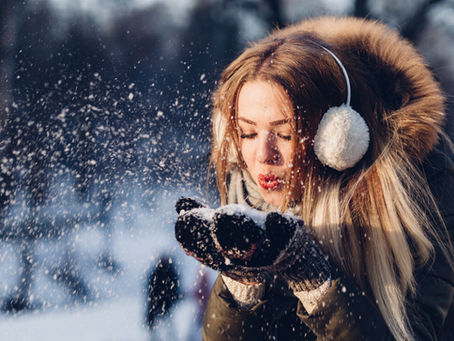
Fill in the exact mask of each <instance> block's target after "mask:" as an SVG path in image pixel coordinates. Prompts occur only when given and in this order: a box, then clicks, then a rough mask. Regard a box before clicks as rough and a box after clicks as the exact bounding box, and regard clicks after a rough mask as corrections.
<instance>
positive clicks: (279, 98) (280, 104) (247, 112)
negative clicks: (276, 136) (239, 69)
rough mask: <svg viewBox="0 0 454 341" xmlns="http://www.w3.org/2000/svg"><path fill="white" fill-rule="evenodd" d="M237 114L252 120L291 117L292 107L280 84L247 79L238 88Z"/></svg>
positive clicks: (273, 119)
mask: <svg viewBox="0 0 454 341" xmlns="http://www.w3.org/2000/svg"><path fill="white" fill-rule="evenodd" d="M237 116H238V118H239V117H243V118H246V119H249V120H252V121H254V122H266V121H275V120H279V119H285V118H290V117H293V107H292V103H291V102H290V98H289V97H288V95H287V93H286V92H285V90H284V89H283V88H282V86H281V85H279V84H277V83H274V82H270V81H265V80H257V81H248V82H246V83H245V84H244V85H243V86H242V87H241V89H240V92H239V94H238V99H237Z"/></svg>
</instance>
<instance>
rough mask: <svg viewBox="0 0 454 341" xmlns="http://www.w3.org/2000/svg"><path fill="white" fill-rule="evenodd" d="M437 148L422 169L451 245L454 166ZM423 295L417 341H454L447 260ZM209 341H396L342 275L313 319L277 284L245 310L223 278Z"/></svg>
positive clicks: (420, 275)
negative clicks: (240, 306)
mask: <svg viewBox="0 0 454 341" xmlns="http://www.w3.org/2000/svg"><path fill="white" fill-rule="evenodd" d="M452 160H453V158H452V155H450V156H449V157H448V156H446V152H441V151H439V148H435V149H434V150H433V151H432V152H431V153H430V154H429V155H428V157H427V158H426V159H425V161H424V162H423V164H422V171H423V172H425V175H426V177H427V180H428V183H429V186H430V189H431V191H432V193H433V196H434V198H435V199H436V201H437V204H438V207H439V209H440V212H441V215H442V217H443V219H444V221H445V224H446V228H447V230H448V233H449V235H450V238H451V240H453V239H454V202H453V199H452V194H453V193H454V163H453V161H452ZM415 277H416V282H417V293H416V296H415V297H413V298H410V297H409V298H408V308H407V311H408V315H409V321H410V324H411V326H412V328H413V331H414V335H415V337H416V339H417V340H424V341H425V340H454V304H453V301H454V272H453V271H452V269H451V268H450V266H449V264H448V262H447V260H446V258H445V256H444V254H443V253H442V252H441V251H440V250H439V249H436V250H435V256H434V258H433V260H432V262H430V263H428V264H427V265H425V266H424V267H423V268H420V269H417V272H416V276H415ZM203 340H204V341H220V340H247V341H253V340H285V341H290V340H393V336H392V334H391V333H390V331H389V329H388V328H387V326H386V323H385V322H384V320H383V318H382V316H381V314H380V312H379V310H378V306H377V304H375V302H374V298H373V297H370V296H368V295H366V294H365V293H363V292H361V290H360V289H359V288H358V286H357V285H356V284H355V283H354V282H353V281H352V280H351V279H349V278H348V276H347V275H346V274H345V273H343V272H342V271H340V270H337V271H336V273H335V274H334V275H333V280H332V285H331V287H330V288H329V290H328V292H327V293H326V294H325V295H324V296H323V299H322V303H321V304H318V307H317V308H316V309H315V311H312V312H311V314H308V313H307V312H306V310H305V309H304V307H303V305H302V304H301V302H299V300H298V299H297V298H296V297H295V296H294V295H293V293H292V292H290V291H289V290H288V288H287V284H286V283H283V282H280V281H279V279H276V280H275V281H274V282H273V283H272V284H271V285H270V286H269V288H267V291H266V292H265V295H264V299H263V300H262V301H261V302H260V303H259V304H257V305H256V306H254V307H252V308H251V309H248V310H242V309H240V308H239V307H238V306H237V304H236V303H235V300H234V299H233V297H232V296H231V294H230V292H229V291H228V289H227V288H226V287H225V285H224V283H223V280H222V278H221V277H220V276H219V277H218V279H217V280H216V282H215V284H214V287H213V289H212V292H211V295H210V298H209V302H208V306H207V310H206V312H205V317H204V322H203Z"/></svg>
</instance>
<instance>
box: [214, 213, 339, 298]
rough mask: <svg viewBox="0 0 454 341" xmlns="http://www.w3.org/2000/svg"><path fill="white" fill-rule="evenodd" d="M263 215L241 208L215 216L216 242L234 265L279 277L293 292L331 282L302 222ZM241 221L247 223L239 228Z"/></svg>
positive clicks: (327, 268) (327, 267)
mask: <svg viewBox="0 0 454 341" xmlns="http://www.w3.org/2000/svg"><path fill="white" fill-rule="evenodd" d="M263 215H264V213H263V212H259V211H256V210H252V209H243V208H241V207H239V205H227V206H224V207H221V208H220V209H218V210H217V211H216V213H215V214H214V219H213V221H214V225H215V226H214V228H213V233H214V238H215V241H214V242H215V244H216V245H217V247H218V248H219V249H220V250H221V252H222V253H223V254H224V255H225V256H226V257H227V258H229V259H230V261H231V262H232V263H233V264H235V265H238V266H241V267H244V270H247V269H250V270H253V271H265V272H266V271H269V272H271V273H275V274H277V275H280V276H282V277H283V278H284V279H285V280H287V282H288V283H289V286H290V287H291V289H292V290H294V291H310V290H313V289H316V288H318V287H319V286H320V285H322V284H323V283H324V282H326V281H327V280H329V279H330V276H331V267H330V265H329V263H328V261H327V260H326V257H325V256H324V254H323V252H322V251H321V249H320V247H319V246H318V244H317V241H316V240H315V239H314V237H313V236H312V235H311V234H310V233H309V232H308V231H307V229H306V227H305V226H304V223H303V221H302V220H301V219H300V218H298V217H297V216H295V215H292V214H281V213H279V212H271V213H268V214H267V215H266V216H265V217H264V216H263ZM239 217H241V218H239ZM241 221H247V222H248V223H247V224H242V225H241V227H238V222H241ZM251 221H253V222H254V223H255V224H252V223H251ZM232 226H236V229H232ZM260 226H263V227H262V228H261V227H260ZM259 230H260V231H262V232H259Z"/></svg>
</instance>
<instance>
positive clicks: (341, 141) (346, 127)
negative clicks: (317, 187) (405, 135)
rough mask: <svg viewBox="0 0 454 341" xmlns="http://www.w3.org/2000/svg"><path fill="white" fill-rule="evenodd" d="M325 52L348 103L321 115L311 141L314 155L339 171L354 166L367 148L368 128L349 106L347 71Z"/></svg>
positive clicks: (331, 53) (339, 62)
mask: <svg viewBox="0 0 454 341" xmlns="http://www.w3.org/2000/svg"><path fill="white" fill-rule="evenodd" d="M322 48H323V49H324V50H325V51H326V52H328V53H329V54H330V55H331V56H332V57H333V58H334V60H335V61H336V62H337V64H338V65H339V67H340V68H341V69H342V72H343V73H344V76H345V81H346V83H347V101H346V103H345V104H342V105H340V106H338V107H331V108H329V109H328V111H327V112H326V113H325V114H324V115H323V117H322V119H321V121H320V123H319V125H318V129H317V133H316V135H315V139H314V152H315V155H316V156H317V158H318V159H319V160H320V162H321V163H323V164H324V165H325V166H328V167H331V168H333V169H335V170H338V171H343V170H345V169H347V168H350V167H353V166H354V165H355V164H356V163H357V162H358V161H359V160H361V158H362V157H363V156H364V154H365V153H366V152H367V149H368V148H369V141H370V135H369V128H368V126H367V124H366V121H364V118H363V117H362V116H361V115H360V114H359V113H358V112H356V111H355V110H354V109H353V108H352V107H351V106H350V98H351V89H350V80H349V78H348V74H347V71H346V70H345V67H344V65H343V64H342V62H341V61H340V60H339V58H337V56H336V55H335V54H334V53H333V52H331V51H330V50H328V49H327V48H326V47H323V46H322Z"/></svg>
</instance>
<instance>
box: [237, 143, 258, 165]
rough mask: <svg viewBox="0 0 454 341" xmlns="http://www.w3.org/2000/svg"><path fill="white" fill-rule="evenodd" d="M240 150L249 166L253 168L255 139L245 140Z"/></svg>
mask: <svg viewBox="0 0 454 341" xmlns="http://www.w3.org/2000/svg"><path fill="white" fill-rule="evenodd" d="M240 152H241V156H242V157H243V161H244V162H245V163H246V167H247V168H252V166H253V164H254V159H255V146H254V141H247V140H246V141H243V142H242V143H241V144H240Z"/></svg>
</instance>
